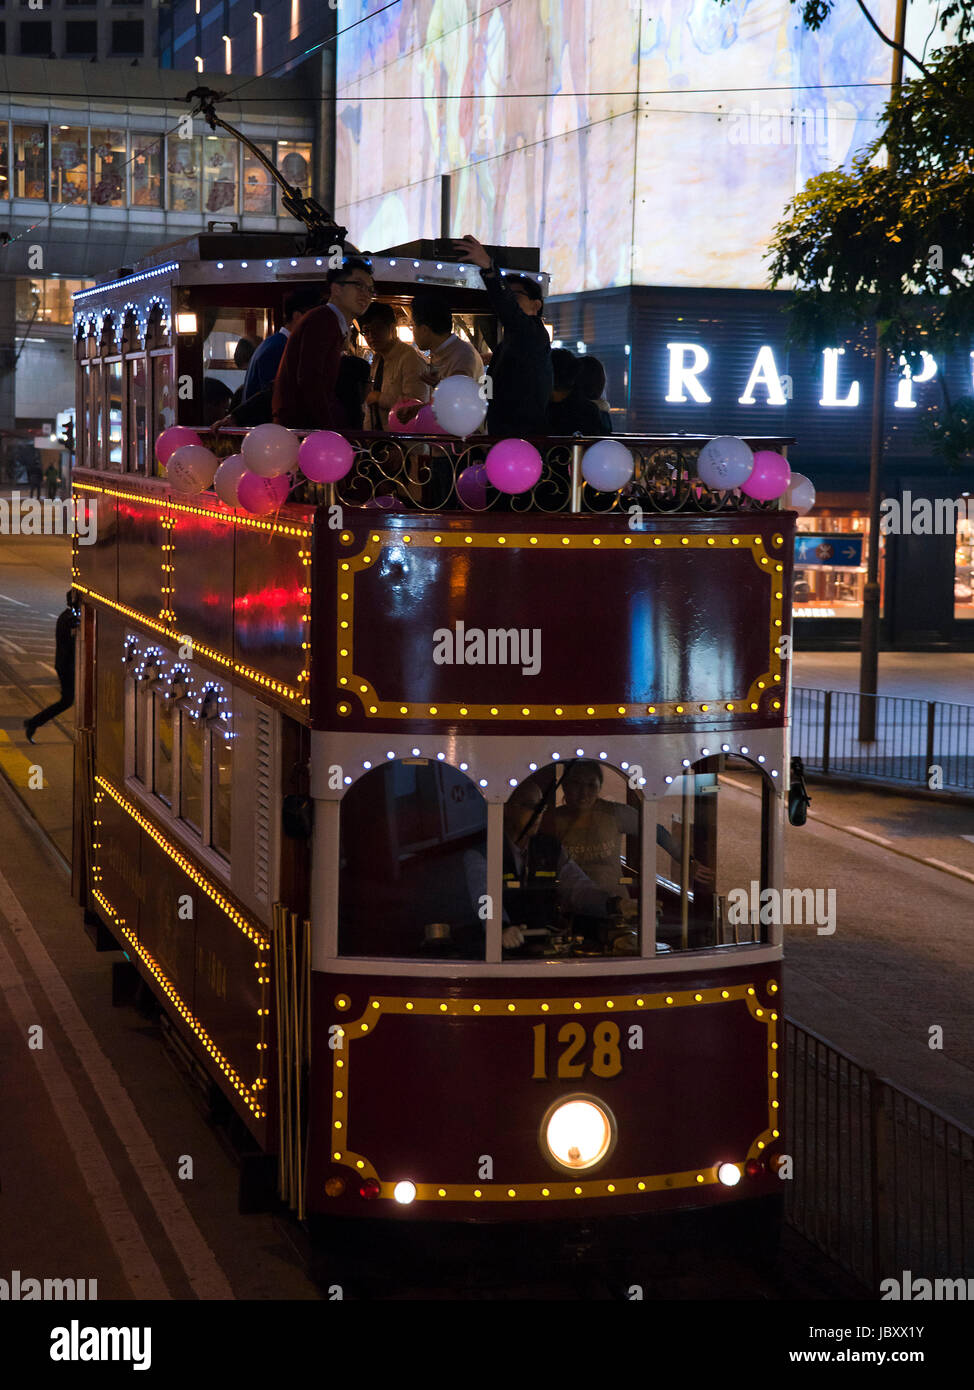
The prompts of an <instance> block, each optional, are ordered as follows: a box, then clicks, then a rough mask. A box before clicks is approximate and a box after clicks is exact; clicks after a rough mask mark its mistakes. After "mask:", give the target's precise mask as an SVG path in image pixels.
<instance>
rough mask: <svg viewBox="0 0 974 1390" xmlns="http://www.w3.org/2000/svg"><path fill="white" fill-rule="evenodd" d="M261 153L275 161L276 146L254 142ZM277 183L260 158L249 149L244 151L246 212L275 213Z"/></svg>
mask: <svg viewBox="0 0 974 1390" xmlns="http://www.w3.org/2000/svg"><path fill="white" fill-rule="evenodd" d="M254 143H255V144H256V146H257V148H258V149H259V150H260V152H261V154H265V155H266V156H267V158H268V159H269V160H270V162H271V163H272V164H273V163H274V146H273V145H272V144H270V143H267V144H263V143H262V142H261V141H259V140H256V141H255V142H254ZM275 187H276V185H275V183H274V180H273V179H272V178H271V176H270V174H269V173H268V172H267V170H266V169H265V168H264V166H263V164H261V162H260V160H259V159H255V158H254V156H253V155H252V154H251V153H250V151H249V150H248V149H244V151H243V210H244V212H252V213H263V214H265V215H266V216H273V214H274V189H275Z"/></svg>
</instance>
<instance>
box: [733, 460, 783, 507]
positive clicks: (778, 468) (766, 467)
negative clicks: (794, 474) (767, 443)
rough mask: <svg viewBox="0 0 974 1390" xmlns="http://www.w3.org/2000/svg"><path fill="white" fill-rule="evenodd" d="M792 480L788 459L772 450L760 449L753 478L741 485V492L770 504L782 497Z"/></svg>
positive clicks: (752, 474)
mask: <svg viewBox="0 0 974 1390" xmlns="http://www.w3.org/2000/svg"><path fill="white" fill-rule="evenodd" d="M790 479H791V469H790V468H789V467H788V460H787V459H786V458H782V456H781V455H780V454H776V453H774V452H772V450H771V449H758V451H757V452H756V453H755V455H754V468H753V470H752V472H751V476H750V477H749V478H748V479H747V481H746V482H743V483H741V491H742V492H744V493H746V494H747V496H748V497H753V498H754V500H755V501H756V502H770V501H771V500H772V498H775V497H780V496H781V494H782V493H783V492H784V491H785V490H786V488H787V487H788V483H789V481H790Z"/></svg>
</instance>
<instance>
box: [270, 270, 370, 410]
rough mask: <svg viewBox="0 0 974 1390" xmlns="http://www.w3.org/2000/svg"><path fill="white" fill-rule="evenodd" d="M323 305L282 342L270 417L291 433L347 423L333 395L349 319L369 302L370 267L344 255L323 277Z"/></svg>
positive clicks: (305, 317)
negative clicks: (325, 288) (325, 297)
mask: <svg viewBox="0 0 974 1390" xmlns="http://www.w3.org/2000/svg"><path fill="white" fill-rule="evenodd" d="M325 282H326V284H327V285H328V290H329V298H328V302H327V304H323V305H321V307H320V308H318V309H312V310H311V311H310V313H307V314H305V316H304V318H303V319H302V320H301V322H300V323H299V324H298V326H297V328H295V330H294V332H293V333H292V334H291V336H290V337H289V338H288V340H287V344H286V346H285V348H284V356H283V357H282V358H281V365H280V367H279V368H278V370H277V376H276V377H275V379H274V401H273V409H274V419H275V421H276V422H277V423H278V424H279V425H286V426H288V427H289V428H292V429H297V428H301V427H302V426H306V427H308V428H310V429H323V430H340V429H347V428H348V420H347V419H346V415H345V411H344V410H343V408H342V405H341V402H340V401H339V399H338V395H337V392H336V389H335V388H336V384H337V382H338V371H339V367H340V365H341V358H342V351H343V349H344V347H345V343H346V340H347V338H348V334H349V328H350V326H351V321H352V319H354V318H357V317H358V316H359V315H360V314H364V313H365V311H366V309H367V308H368V307H369V305H370V304H371V302H372V297H373V294H374V285H373V281H372V269H371V267H370V266H369V264H368V262H367V261H364V260H362V258H361V257H360V256H349V257H347V258H346V260H345V262H344V264H343V265H341V266H338V267H336V268H335V269H333V270H329V272H328V274H327V275H326V277H325Z"/></svg>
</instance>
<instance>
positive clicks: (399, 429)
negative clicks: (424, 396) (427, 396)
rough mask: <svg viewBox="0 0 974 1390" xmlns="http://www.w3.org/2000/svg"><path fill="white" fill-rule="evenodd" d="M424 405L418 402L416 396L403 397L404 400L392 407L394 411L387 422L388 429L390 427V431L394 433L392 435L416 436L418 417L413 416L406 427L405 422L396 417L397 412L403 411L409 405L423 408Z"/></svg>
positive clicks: (391, 411)
mask: <svg viewBox="0 0 974 1390" xmlns="http://www.w3.org/2000/svg"><path fill="white" fill-rule="evenodd" d="M422 404H423V402H422V401H418V400H417V399H416V397H415V396H403V398H402V400H401V401H396V403H395V405H394V406H393V407H392V409H391V410H390V411H389V419H388V421H387V424H388V427H389V429H390V430H391V431H392V433H393V434H416V432H417V431H416V418H417V417H416V416H413V418H412V419H411V420H409V421H407V423H406V424H405V425H404V424H403V422H402V421H401V420H400V419H399V417H398V416H397V415H396V411H397V410H401V409H402V408H403V406H407V405H418V406H422Z"/></svg>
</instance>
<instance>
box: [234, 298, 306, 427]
mask: <svg viewBox="0 0 974 1390" xmlns="http://www.w3.org/2000/svg"><path fill="white" fill-rule="evenodd" d="M320 303H321V286H320V285H302V286H299V288H298V289H296V290H291V291H290V292H289V293H288V294H286V295H285V296H284V322H283V323H282V324H281V326H280V328H279V329H278V330H277V332H276V333H272V334H271V335H270V337H269V338H265V339H264V341H263V342H262V343H261V344H260V346H259V347H258V349H257V351H256V352H255V353H254V355H253V357H252V358H251V359H250V365H249V366H248V368H247V377H246V380H245V381H244V386H243V399H244V400H245V401H249V400H250V398H251V397H252V396H256V395H257V392H258V391H265V390H266V389H267V388H268V387H269V386H273V384H274V378H275V376H276V375H277V369H278V367H279V366H280V365H281V358H282V357H283V356H284V349H285V347H287V340H288V338H289V337H290V336H291V334H292V333H293V332H294V330H295V329H296V328H297V326H298V324H299V323H300V322H301V320H302V319H303V318H304V316H305V314H307V313H309V312H310V310H312V309H317V307H318V305H319V304H320Z"/></svg>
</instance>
